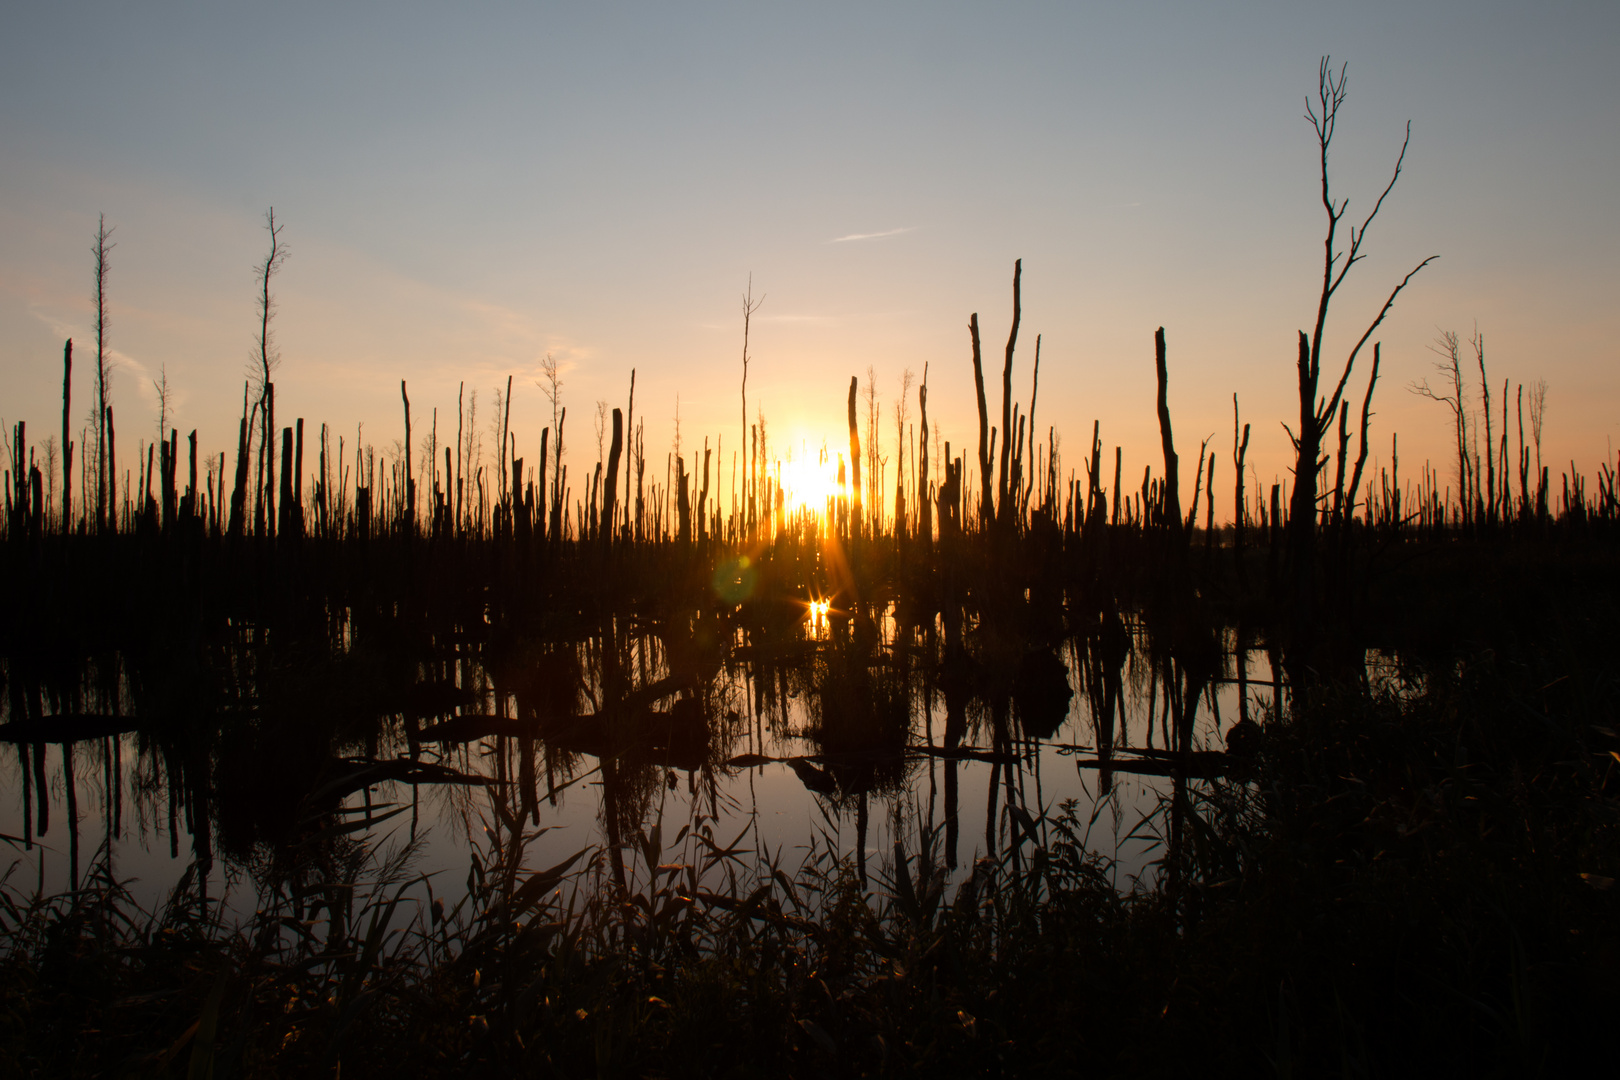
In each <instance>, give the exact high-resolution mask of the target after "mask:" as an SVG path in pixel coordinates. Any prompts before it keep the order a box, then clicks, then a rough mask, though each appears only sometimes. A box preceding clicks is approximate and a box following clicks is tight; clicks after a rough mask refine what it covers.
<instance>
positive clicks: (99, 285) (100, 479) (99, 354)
mask: <svg viewBox="0 0 1620 1080" xmlns="http://www.w3.org/2000/svg"><path fill="white" fill-rule="evenodd" d="M112 234H113V230H112V229H109V228H107V215H106V214H102V215H101V219H100V223H99V224H98V225H97V226H96V246H95V247H93V248H91V249H90V253H91V254H92V255H94V256H95V275H96V291H95V301H96V405H95V416H94V417H93V420H92V423H93V424H94V427H95V432H96V445H95V455H96V528H97V529H104V528H106V526H107V504H108V503H109V502H110V501H111V498H112V496H111V492H110V491H109V484H110V483H111V482H112V480H113V476H112V464H111V463H110V462H109V461H108V460H107V449H108V447H107V408H108V406H109V405H110V404H111V402H109V401H108V398H107V380H108V379H109V378H110V377H111V376H112V368H113V363H112V357H111V356H110V355H109V354H108V351H107V330H108V327H109V325H110V322H111V320H109V319H108V317H107V273H108V271H109V270H110V269H111V263H110V262H109V261H108V255H109V254H110V253H111V252H112V249H113V248H115V247H117V246H118V245H117V244H112V243H108V241H109V240H110V239H111V238H112Z"/></svg>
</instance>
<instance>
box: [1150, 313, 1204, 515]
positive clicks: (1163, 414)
mask: <svg viewBox="0 0 1620 1080" xmlns="http://www.w3.org/2000/svg"><path fill="white" fill-rule="evenodd" d="M1153 362H1154V366H1155V369H1156V371H1157V374H1158V381H1159V398H1158V406H1159V441H1160V443H1162V444H1163V447H1164V505H1163V513H1164V521H1165V528H1166V529H1168V530H1169V531H1170V532H1172V533H1175V532H1178V531H1179V530H1180V528H1181V485H1180V476H1179V473H1180V467H1179V462H1178V461H1177V458H1176V441H1175V438H1174V436H1173V435H1172V433H1171V430H1170V370H1169V368H1168V367H1167V366H1166V365H1165V356H1164V327H1162V326H1161V327H1159V329H1158V330H1157V331H1155V332H1154V334H1153ZM1203 460H1204V454H1203V451H1202V450H1200V451H1199V452H1198V461H1199V463H1200V464H1202V463H1203ZM1188 524H1189V526H1190V525H1191V522H1189V523H1188Z"/></svg>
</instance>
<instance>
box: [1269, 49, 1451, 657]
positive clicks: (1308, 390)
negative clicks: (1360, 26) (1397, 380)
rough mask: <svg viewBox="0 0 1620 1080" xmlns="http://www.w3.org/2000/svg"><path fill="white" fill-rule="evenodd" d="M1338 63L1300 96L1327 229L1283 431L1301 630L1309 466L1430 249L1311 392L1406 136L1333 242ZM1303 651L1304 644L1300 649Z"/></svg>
mask: <svg viewBox="0 0 1620 1080" xmlns="http://www.w3.org/2000/svg"><path fill="white" fill-rule="evenodd" d="M1346 70H1347V69H1346V67H1345V66H1341V67H1340V68H1339V71H1338V73H1337V74H1335V73H1334V71H1333V68H1332V66H1331V62H1330V59H1329V58H1328V57H1325V56H1324V57H1323V58H1322V61H1321V63H1320V64H1319V65H1318V67H1317V89H1316V99H1315V100H1314V101H1313V100H1311V98H1310V97H1308V96H1307V98H1306V101H1305V119H1306V120H1307V121H1309V123H1310V125H1311V127H1312V129H1313V130H1314V131H1315V132H1316V141H1317V148H1318V151H1319V157H1320V171H1321V178H1322V207H1323V209H1324V210H1325V211H1326V212H1327V236H1326V238H1325V240H1324V241H1323V256H1322V292H1321V296H1320V298H1319V299H1318V301H1317V307H1316V324H1315V327H1314V328H1313V331H1312V333H1311V334H1309V335H1307V334H1306V333H1305V331H1303V330H1301V331H1300V333H1299V359H1298V375H1299V431H1298V432H1297V433H1294V432H1292V431H1291V432H1290V433H1289V434H1290V436H1291V437H1292V439H1293V441H1294V447H1295V450H1296V452H1297V456H1296V459H1295V466H1294V490H1293V497H1292V500H1291V504H1292V505H1291V506H1290V507H1289V510H1290V521H1289V526H1290V532H1291V535H1290V538H1289V539H1290V544H1289V547H1290V555H1291V556H1292V559H1293V567H1294V573H1295V590H1296V592H1295V602H1296V604H1297V605H1298V607H1297V610H1296V617H1297V622H1298V628H1299V630H1300V631H1301V632H1302V633H1303V634H1306V635H1308V634H1309V633H1310V629H1309V628H1310V625H1311V623H1312V621H1313V620H1314V617H1315V615H1314V595H1315V590H1316V496H1317V473H1318V471H1319V470H1320V468H1321V465H1322V461H1321V452H1322V436H1323V434H1324V433H1326V431H1327V429H1328V427H1329V426H1330V425H1331V424H1332V422H1333V421H1334V420H1335V419H1336V418H1337V416H1338V414H1339V402H1340V401H1341V400H1342V398H1343V396H1344V387H1345V384H1346V383H1347V382H1349V380H1350V373H1351V371H1352V370H1354V368H1355V363H1356V356H1357V354H1359V353H1360V352H1361V349H1362V347H1363V346H1364V345H1366V343H1367V340H1368V339H1369V338H1371V337H1372V335H1373V331H1374V330H1376V329H1378V326H1379V324H1381V323H1382V322H1383V321H1384V317H1385V316H1386V315H1388V314H1389V310H1390V308H1392V307H1393V306H1394V305H1395V298H1396V297H1397V296H1399V295H1400V294H1401V290H1402V289H1404V288H1406V285H1407V283H1408V282H1410V281H1411V280H1412V278H1413V277H1414V276H1415V275H1416V274H1417V273H1418V271H1420V270H1422V269H1423V268H1424V267H1425V266H1427V265H1429V263H1430V262H1432V261H1434V259H1435V258H1436V257H1437V256H1433V255H1431V256H1429V258H1427V259H1424V260H1423V261H1422V262H1420V263H1418V264H1417V266H1415V267H1413V268H1412V270H1411V271H1410V272H1409V273H1408V274H1407V275H1406V276H1405V277H1404V278H1402V279H1401V281H1400V283H1399V284H1398V285H1396V286H1395V288H1394V289H1393V290H1392V291H1391V292H1390V294H1389V298H1388V299H1386V300H1385V301H1384V304H1383V307H1381V308H1380V309H1379V311H1378V314H1377V316H1376V317H1374V318H1373V320H1372V321H1371V323H1370V324H1369V325H1368V326H1367V329H1366V331H1365V332H1364V333H1363V334H1362V335H1361V337H1360V339H1358V340H1357V342H1356V344H1355V347H1354V348H1352V349H1351V350H1350V355H1349V356H1348V358H1346V360H1345V363H1344V371H1343V373H1342V374H1341V375H1340V376H1339V380H1338V383H1337V384H1336V385H1335V386H1334V388H1333V393H1332V394H1331V395H1329V396H1327V397H1326V398H1322V399H1319V398H1318V397H1317V386H1318V382H1319V379H1320V376H1321V370H1322V337H1323V332H1324V330H1325V329H1326V327H1327V317H1328V308H1329V306H1330V305H1331V303H1332V301H1333V296H1334V294H1335V293H1336V292H1338V289H1339V286H1340V285H1342V284H1343V283H1344V279H1345V276H1346V275H1347V274H1348V273H1349V272H1350V268H1351V267H1352V266H1354V265H1355V264H1356V263H1358V262H1360V261H1361V259H1362V258H1364V256H1363V254H1362V251H1361V246H1362V244H1363V242H1364V241H1365V240H1366V238H1367V230H1368V229H1369V228H1370V227H1371V225H1372V223H1373V219H1374V218H1376V217H1377V216H1378V212H1379V210H1381V209H1382V208H1383V205H1384V199H1385V198H1387V197H1388V195H1389V193H1390V191H1391V190H1393V189H1394V187H1395V182H1396V181H1397V180H1399V179H1400V176H1401V166H1402V164H1403V163H1404V162H1405V161H1406V148H1407V145H1408V144H1409V143H1410V142H1411V138H1412V124H1411V122H1410V121H1408V122H1407V125H1406V136H1405V138H1403V139H1402V141H1401V152H1400V155H1399V156H1398V157H1397V158H1396V159H1395V169H1394V172H1393V174H1392V175H1391V176H1390V178H1389V183H1388V184H1386V185H1385V186H1384V190H1383V191H1382V192H1381V193H1380V194H1379V196H1378V199H1377V201H1376V202H1374V203H1373V208H1372V210H1371V211H1370V212H1369V213H1368V214H1367V216H1366V218H1364V219H1363V220H1362V223H1361V225H1360V226H1359V227H1357V226H1356V225H1354V224H1351V225H1350V226H1349V228H1350V242H1349V245H1348V247H1346V248H1344V249H1342V250H1341V249H1340V248H1339V247H1338V229H1339V223H1340V222H1341V221H1342V220H1343V219H1344V216H1345V214H1346V212H1347V211H1348V210H1349V208H1350V203H1349V200H1339V201H1335V199H1334V197H1333V193H1332V190H1331V188H1330V185H1329V181H1328V148H1329V146H1330V145H1331V143H1332V142H1333V133H1334V130H1335V128H1336V127H1337V124H1338V116H1339V109H1340V108H1342V107H1343V105H1344V101H1345V86H1346V82H1345V72H1346ZM1303 651H1307V652H1308V649H1306V650H1303Z"/></svg>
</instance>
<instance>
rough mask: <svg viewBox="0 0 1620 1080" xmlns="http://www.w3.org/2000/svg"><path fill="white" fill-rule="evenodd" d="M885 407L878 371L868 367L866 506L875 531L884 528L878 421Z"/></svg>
mask: <svg viewBox="0 0 1620 1080" xmlns="http://www.w3.org/2000/svg"><path fill="white" fill-rule="evenodd" d="M882 417H883V406H882V405H881V404H879V402H878V399H877V371H876V370H875V369H874V368H873V367H872V365H870V364H868V365H867V366H866V506H867V508H868V509H869V510H870V511H871V513H872V521H873V530H874V531H876V530H878V529H881V528H882V527H883V480H882V477H880V476H879V475H878V462H879V456H878V450H879V447H878V421H879V420H881V419H882Z"/></svg>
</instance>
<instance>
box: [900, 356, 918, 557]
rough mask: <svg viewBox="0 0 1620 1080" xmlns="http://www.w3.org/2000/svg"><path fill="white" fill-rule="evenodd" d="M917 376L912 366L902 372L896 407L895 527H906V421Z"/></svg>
mask: <svg viewBox="0 0 1620 1080" xmlns="http://www.w3.org/2000/svg"><path fill="white" fill-rule="evenodd" d="M916 379H917V376H916V375H915V373H913V372H912V370H911V369H910V368H906V369H905V371H903V372H901V373H900V398H899V400H898V401H897V402H896V403H895V407H894V452H895V467H894V527H895V529H896V530H897V531H898V530H900V529H903V528H905V516H906V495H905V491H906V422H907V420H908V419H909V418H910V407H909V406H910V402H909V401H908V400H907V399H908V398H910V397H911V384H912V383H913V382H915V381H916Z"/></svg>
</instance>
